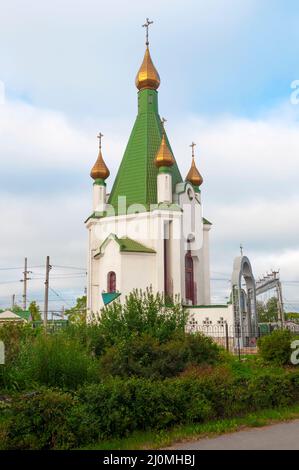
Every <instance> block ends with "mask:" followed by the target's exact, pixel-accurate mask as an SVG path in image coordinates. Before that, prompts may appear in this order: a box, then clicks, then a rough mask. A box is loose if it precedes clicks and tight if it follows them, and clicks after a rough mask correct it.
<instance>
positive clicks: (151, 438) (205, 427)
mask: <svg viewBox="0 0 299 470" xmlns="http://www.w3.org/2000/svg"><path fill="white" fill-rule="evenodd" d="M296 418H299V405H296V406H293V407H289V408H278V409H276V410H273V409H272V410H263V411H260V412H257V413H251V414H248V415H247V416H244V417H240V418H232V419H223V420H217V421H211V422H209V423H203V424H190V425H185V426H178V427H175V428H173V429H169V430H163V431H148V432H136V433H134V434H132V435H131V436H130V437H128V438H125V439H113V440H107V441H102V442H101V443H99V444H96V445H92V446H90V447H84V449H89V450H137V449H161V448H164V447H169V446H172V445H174V444H175V443H176V442H181V441H188V440H195V439H200V438H203V437H213V436H217V435H220V434H225V433H229V432H234V431H239V430H241V429H244V428H245V427H261V426H266V425H268V424H273V423H277V422H281V421H289V420H292V419H296Z"/></svg>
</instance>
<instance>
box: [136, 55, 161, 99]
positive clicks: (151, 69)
mask: <svg viewBox="0 0 299 470" xmlns="http://www.w3.org/2000/svg"><path fill="white" fill-rule="evenodd" d="M135 83H136V87H137V88H138V90H143V89H145V88H149V89H151V90H157V89H158V88H159V85H160V77H159V74H158V72H157V70H156V68H155V66H154V64H153V61H152V58H151V55H150V51H149V48H148V46H147V47H146V50H145V54H144V58H143V62H142V64H141V67H140V69H139V71H138V73H137V76H136V80H135Z"/></svg>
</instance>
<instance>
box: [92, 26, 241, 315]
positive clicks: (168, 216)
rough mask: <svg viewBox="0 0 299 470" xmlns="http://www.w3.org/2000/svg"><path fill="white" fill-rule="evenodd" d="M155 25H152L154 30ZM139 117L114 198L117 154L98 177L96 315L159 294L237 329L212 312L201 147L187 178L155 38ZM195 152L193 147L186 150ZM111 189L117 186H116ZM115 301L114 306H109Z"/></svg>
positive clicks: (227, 309) (142, 78)
mask: <svg viewBox="0 0 299 470" xmlns="http://www.w3.org/2000/svg"><path fill="white" fill-rule="evenodd" d="M147 26H148V24H147ZM135 83H136V87H137V89H138V100H137V101H138V111H137V117H136V120H135V123H134V126H133V129H132V132H131V135H130V138H129V141H128V144H127V147H126V149H125V152H124V155H123V158H122V160H121V162H120V165H119V169H118V172H117V175H116V178H115V180H114V182H113V183H112V185H111V191H110V192H108V191H107V186H106V180H107V179H108V177H109V175H110V172H109V170H108V167H107V164H108V162H109V156H108V155H109V152H108V151H107V156H105V160H106V162H107V164H106V163H105V161H104V157H103V154H102V137H103V136H102V134H99V136H98V138H99V153H98V158H97V160H96V162H95V164H94V166H93V168H92V170H91V177H92V179H93V180H94V182H93V210H92V213H91V215H90V216H89V217H88V219H87V220H86V222H85V225H86V228H87V230H88V289H87V312H88V315H89V316H90V315H92V314H93V315H99V314H100V312H101V309H102V308H103V306H104V304H106V303H108V302H109V301H111V300H113V299H115V298H116V297H119V298H120V300H121V301H124V299H125V296H126V295H128V294H129V293H130V292H132V290H133V289H136V288H137V289H142V290H146V288H148V287H151V288H152V289H153V291H155V292H160V293H164V295H165V297H170V298H175V297H179V298H180V300H181V302H182V303H183V305H185V306H186V308H189V309H190V312H192V316H193V318H196V322H198V323H200V324H204V323H203V322H204V321H205V319H207V318H208V319H209V318H210V317H211V318H213V322H215V323H217V322H218V323H219V321H222V320H221V319H223V321H229V322H230V323H233V315H234V312H233V307H232V306H231V305H224V306H211V297H210V261H209V232H210V230H211V226H212V224H211V223H210V222H209V221H208V220H206V219H205V218H203V211H202V191H201V189H202V184H203V178H202V176H201V174H200V172H199V170H198V168H197V163H196V156H195V144H194V143H192V144H191V146H190V147H191V149H189V152H187V153H186V155H182V156H181V158H187V159H189V158H190V170H189V172H188V174H187V175H186V177H183V176H182V175H181V173H180V170H179V168H178V165H177V162H176V159H175V155H174V153H173V151H172V149H171V145H170V141H169V139H168V136H167V132H166V129H165V119H161V117H160V115H159V110H158V91H157V90H158V88H159V85H160V77H159V74H158V72H157V70H156V68H155V66H154V64H153V62H152V59H151V55H150V51H149V44H148V36H147V41H146V50H145V54H144V58H143V62H142V64H141V67H140V69H139V71H138V73H137V76H136V82H135ZM186 149H187V150H188V146H187V145H186ZM109 185H110V183H109ZM107 299H108V300H107Z"/></svg>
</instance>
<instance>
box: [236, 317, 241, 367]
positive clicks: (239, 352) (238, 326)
mask: <svg viewBox="0 0 299 470" xmlns="http://www.w3.org/2000/svg"><path fill="white" fill-rule="evenodd" d="M237 335H238V357H239V361H241V348H240V335H241V329H240V323H239V322H238V323H237Z"/></svg>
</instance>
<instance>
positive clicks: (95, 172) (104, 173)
mask: <svg viewBox="0 0 299 470" xmlns="http://www.w3.org/2000/svg"><path fill="white" fill-rule="evenodd" d="M97 137H98V139H99V154H98V158H97V161H96V162H95V164H94V166H93V167H92V170H91V172H90V176H91V177H92V179H94V180H103V181H105V179H107V178H108V176H109V175H110V171H109V170H108V168H107V166H106V163H105V162H104V159H103V155H102V137H104V136H103V134H102V133H101V132H100V133H99V134H98V136H97Z"/></svg>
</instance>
